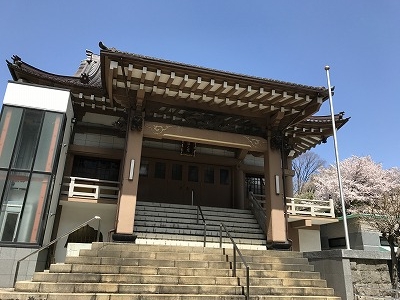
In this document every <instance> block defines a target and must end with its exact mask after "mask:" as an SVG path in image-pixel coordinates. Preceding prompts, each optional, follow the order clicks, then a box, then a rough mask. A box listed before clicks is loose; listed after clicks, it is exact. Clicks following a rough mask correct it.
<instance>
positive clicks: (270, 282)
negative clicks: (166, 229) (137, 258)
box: [32, 272, 326, 288]
mask: <svg viewBox="0 0 400 300" xmlns="http://www.w3.org/2000/svg"><path fill="white" fill-rule="evenodd" d="M32 281H34V282H58V283H74V282H80V283H119V284H120V283H127V284H139V283H141V284H204V285H212V284H215V285H246V278H245V277H239V278H237V277H232V276H228V277H213V276H211V275H209V274H207V273H204V274H203V275H201V276H188V275H185V274H184V275H180V276H177V275H170V274H168V275H151V276H150V275H148V274H147V276H142V275H140V274H100V273H81V274H76V273H49V272H37V273H35V274H34V275H33V279H32ZM250 285H251V286H287V287H289V286H292V287H322V288H325V287H326V281H325V280H322V279H293V278H254V277H250Z"/></svg>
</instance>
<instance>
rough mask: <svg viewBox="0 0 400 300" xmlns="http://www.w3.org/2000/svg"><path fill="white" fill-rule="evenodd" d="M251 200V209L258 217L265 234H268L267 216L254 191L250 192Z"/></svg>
mask: <svg viewBox="0 0 400 300" xmlns="http://www.w3.org/2000/svg"><path fill="white" fill-rule="evenodd" d="M249 201H250V208H251V211H252V212H253V215H254V217H255V218H256V220H257V223H258V225H260V227H261V229H262V231H263V232H264V234H265V236H267V216H266V214H265V211H264V209H263V208H262V206H261V204H260V202H259V201H258V200H257V199H256V198H255V196H254V194H253V192H249Z"/></svg>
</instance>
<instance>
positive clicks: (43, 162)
mask: <svg viewBox="0 0 400 300" xmlns="http://www.w3.org/2000/svg"><path fill="white" fill-rule="evenodd" d="M61 121H62V115H61V114H58V113H52V112H46V115H45V117H44V121H43V126H42V131H41V133H40V140H39V146H38V150H37V155H36V158H35V165H34V167H33V169H34V170H35V171H45V172H51V171H52V169H53V163H54V157H55V155H56V153H57V148H58V147H57V146H58V144H59V143H58V139H59V135H60V128H61Z"/></svg>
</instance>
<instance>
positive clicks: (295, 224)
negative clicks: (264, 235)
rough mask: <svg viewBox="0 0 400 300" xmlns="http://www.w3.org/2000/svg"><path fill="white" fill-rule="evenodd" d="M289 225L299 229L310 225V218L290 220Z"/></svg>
mask: <svg viewBox="0 0 400 300" xmlns="http://www.w3.org/2000/svg"><path fill="white" fill-rule="evenodd" d="M289 224H290V227H292V228H293V229H300V228H304V227H311V226H312V220H310V219H304V220H298V221H294V222H290V223H289Z"/></svg>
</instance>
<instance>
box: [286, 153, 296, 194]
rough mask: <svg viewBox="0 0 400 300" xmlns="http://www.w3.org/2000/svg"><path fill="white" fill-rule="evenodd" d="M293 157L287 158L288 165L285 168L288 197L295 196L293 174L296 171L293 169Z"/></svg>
mask: <svg viewBox="0 0 400 300" xmlns="http://www.w3.org/2000/svg"><path fill="white" fill-rule="evenodd" d="M292 160H293V159H292V158H291V157H288V158H287V166H286V168H285V174H284V175H285V191H286V197H293V176H294V171H293V170H292Z"/></svg>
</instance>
